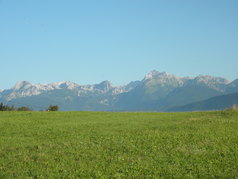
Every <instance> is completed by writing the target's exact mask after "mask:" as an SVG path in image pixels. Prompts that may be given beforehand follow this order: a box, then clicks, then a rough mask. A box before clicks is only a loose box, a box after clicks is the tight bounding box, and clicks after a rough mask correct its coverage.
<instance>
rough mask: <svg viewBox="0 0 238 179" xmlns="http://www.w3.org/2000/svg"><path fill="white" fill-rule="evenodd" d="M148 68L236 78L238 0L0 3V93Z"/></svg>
mask: <svg viewBox="0 0 238 179" xmlns="http://www.w3.org/2000/svg"><path fill="white" fill-rule="evenodd" d="M154 69H155V70H158V71H161V72H163V71H166V72H168V73H171V74H175V75H178V76H196V75H199V74H206V75H214V76H223V77H226V78H228V79H230V80H234V79H236V78H238V0H84V1H83V0H0V72H1V80H0V89H5V88H9V87H11V86H13V85H14V84H15V83H16V82H17V81H19V80H28V81H30V82H32V83H50V82H53V81H64V80H70V81H73V82H76V83H79V84H93V83H99V82H101V81H103V80H110V81H112V82H113V83H114V84H115V85H120V84H125V83H127V82H129V81H131V80H141V79H142V78H143V77H144V75H145V74H146V73H148V72H150V71H152V70H154Z"/></svg>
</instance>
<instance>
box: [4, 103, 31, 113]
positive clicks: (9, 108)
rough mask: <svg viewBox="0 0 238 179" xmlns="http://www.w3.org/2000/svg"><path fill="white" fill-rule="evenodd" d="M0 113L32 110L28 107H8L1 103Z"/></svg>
mask: <svg viewBox="0 0 238 179" xmlns="http://www.w3.org/2000/svg"><path fill="white" fill-rule="evenodd" d="M0 111H31V109H30V108H28V107H26V106H22V107H19V108H17V107H15V106H13V105H12V106H8V105H4V104H3V103H0Z"/></svg>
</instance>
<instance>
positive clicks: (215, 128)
mask: <svg viewBox="0 0 238 179" xmlns="http://www.w3.org/2000/svg"><path fill="white" fill-rule="evenodd" d="M0 178H202V179H205V178H228V179H231V178H238V111H237V110H226V111H216V112H188V113H137V112H122V113H116V112H0Z"/></svg>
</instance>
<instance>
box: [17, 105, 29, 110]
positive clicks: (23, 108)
mask: <svg viewBox="0 0 238 179" xmlns="http://www.w3.org/2000/svg"><path fill="white" fill-rule="evenodd" d="M17 110H18V111H31V109H30V108H28V107H26V106H22V107H20V108H17Z"/></svg>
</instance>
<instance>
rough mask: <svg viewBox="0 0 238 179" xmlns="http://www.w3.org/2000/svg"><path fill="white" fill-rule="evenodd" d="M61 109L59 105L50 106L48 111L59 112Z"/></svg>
mask: <svg viewBox="0 0 238 179" xmlns="http://www.w3.org/2000/svg"><path fill="white" fill-rule="evenodd" d="M58 110H59V107H58V106H57V105H55V106H54V105H50V106H49V107H48V109H47V111H58Z"/></svg>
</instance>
